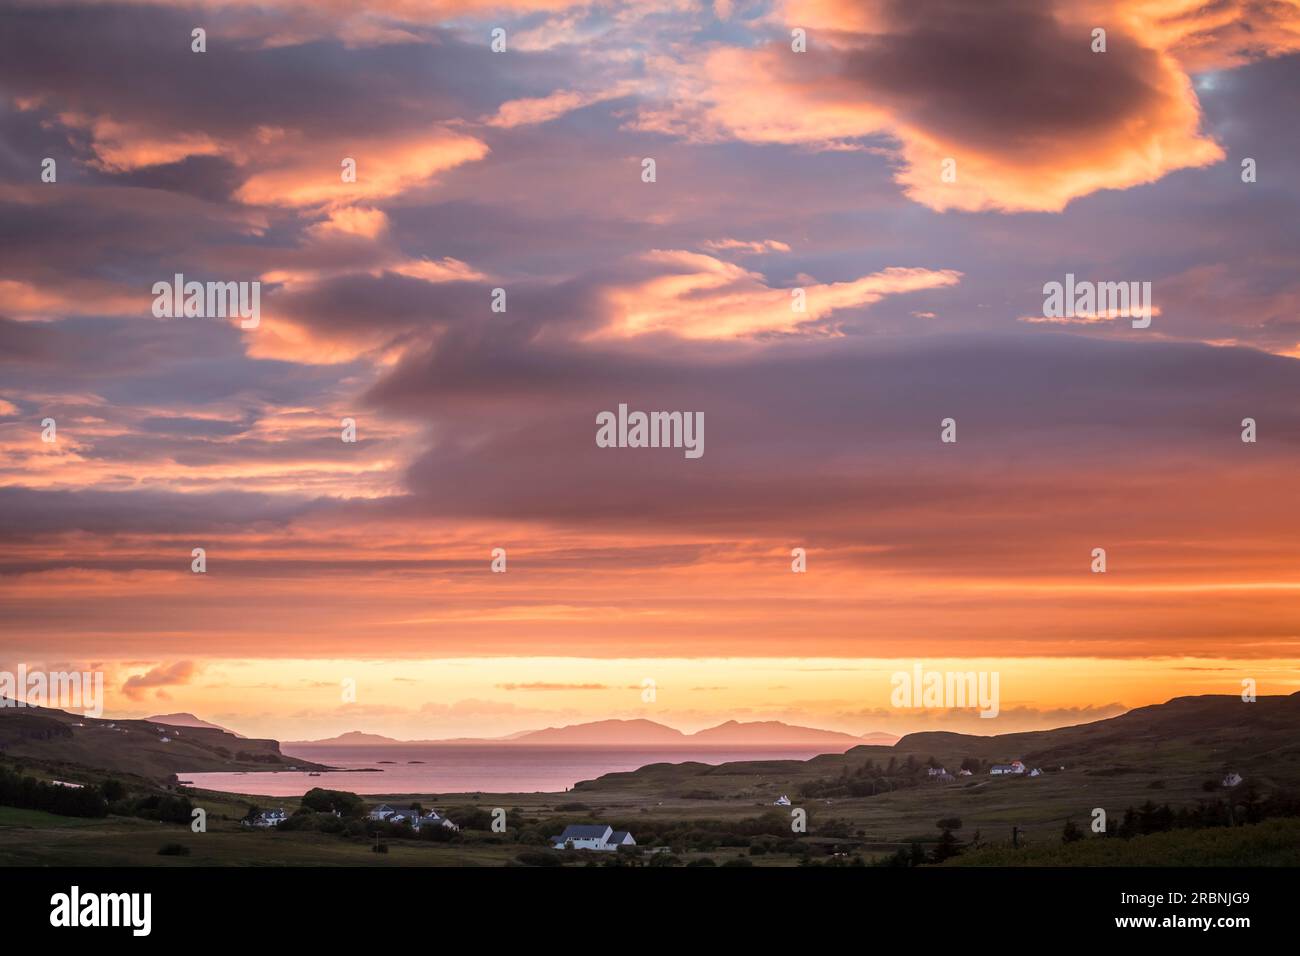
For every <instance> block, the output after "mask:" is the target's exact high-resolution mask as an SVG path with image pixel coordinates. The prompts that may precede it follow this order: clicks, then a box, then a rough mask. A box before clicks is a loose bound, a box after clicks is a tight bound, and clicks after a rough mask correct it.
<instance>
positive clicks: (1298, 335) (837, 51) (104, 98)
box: [0, 0, 1300, 739]
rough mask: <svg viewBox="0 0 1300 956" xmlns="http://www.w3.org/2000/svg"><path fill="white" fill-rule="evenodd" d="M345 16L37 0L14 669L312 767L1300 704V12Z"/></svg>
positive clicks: (859, 5)
mask: <svg viewBox="0 0 1300 956" xmlns="http://www.w3.org/2000/svg"><path fill="white" fill-rule="evenodd" d="M357 6H358V5H357V4H353V3H348V2H343V0H320V2H307V0H279V2H266V3H251V2H243V0H224V2H222V0H215V2H210V3H200V4H188V3H183V4H172V3H144V2H120V3H114V2H82V3H60V2H41V3H35V2H32V3H28V2H22V0H0V620H2V621H3V623H2V624H0V669H12V668H14V667H16V666H17V665H18V664H19V663H26V664H27V665H28V666H29V667H45V668H49V669H89V668H95V669H102V670H104V671H105V673H106V680H107V684H108V703H107V712H108V713H109V714H110V715H116V716H144V715H147V714H155V713H167V712H172V711H178V710H188V711H193V712H195V713H197V714H198V715H199V716H200V717H203V718H206V719H208V720H214V721H217V722H218V723H221V724H223V725H226V726H231V727H233V728H234V729H236V730H238V731H240V732H242V733H245V734H249V735H260V736H273V737H278V738H281V739H303V738H307V737H313V736H327V735H332V734H336V733H339V732H342V731H346V730H366V731H372V732H377V733H386V734H389V735H392V736H398V737H425V738H434V737H443V736H464V735H497V734H506V733H510V732H513V731H518V730H524V729H530V728H534V727H543V726H548V725H556V724H562V723H574V722H578V721H581V720H590V719H599V718H605V717H647V718H651V719H654V720H658V721H661V722H663V723H667V724H670V725H672V726H677V727H680V728H682V729H686V730H694V729H697V728H700V727H704V726H708V725H711V724H716V723H719V722H721V721H724V720H729V719H737V720H758V719H781V720H786V721H789V722H792V723H800V724H805V725H811V726H818V727H827V728H832V729H837V730H845V731H850V732H853V733H864V732H869V731H877V730H883V731H890V732H894V733H902V732H906V731H909V730H916V729H923V728H935V727H944V728H949V729H959V730H965V731H969V732H974V733H1004V732H1010V731H1016V730H1024V729H1030V728H1037V727H1048V726H1059V725H1062V724H1069V723H1077V722H1081V721H1083V720H1092V719H1097V718H1099V717H1105V716H1112V715H1114V714H1116V713H1119V712H1121V711H1122V710H1123V709H1125V708H1129V707H1134V706H1140V705H1143V704H1148V703H1154V702H1159V701H1163V700H1166V699H1168V698H1170V697H1174V696H1178V695H1182V694H1196V693H1223V694H1235V693H1240V690H1241V681H1242V679H1243V678H1252V679H1255V680H1256V681H1258V688H1259V692H1260V693H1261V694H1282V693H1293V692H1295V691H1296V690H1298V689H1300V669H1297V663H1296V662H1297V658H1298V657H1300V653H1298V652H1300V508H1297V500H1298V497H1300V495H1298V493H1300V269H1298V268H1297V266H1298V264H1300V123H1297V117H1300V3H1297V2H1295V0H1258V2H1252V0H1212V2H1208V3H1207V2H1200V0H1069V2H1066V0H1059V2H1054V0H980V2H973V0H926V2H909V0H785V2H781V0H773V2H761V3H747V2H743V0H732V2H726V0H713V2H709V0H666V2H662V3H644V2H626V3H621V2H612V0H611V2H600V0H596V2H591V3H569V2H563V0H514V2H509V0H507V2H495V0H445V2H444V0H428V2H424V0H378V2H371V3H368V4H366V5H365V6H366V7H367V8H368V10H369V12H367V13H357V12H355V11H356V9H357ZM195 27H202V28H203V29H204V30H206V46H207V49H206V52H204V53H196V52H192V50H191V42H192V40H191V31H192V30H193V29H194V28H195ZM498 27H499V28H502V29H504V30H505V36H506V43H507V49H506V51H505V52H502V53H496V52H493V50H492V49H491V46H490V44H491V42H492V31H493V30H494V29H495V28H498ZM795 28H799V29H802V30H805V31H806V34H807V52H804V53H796V52H794V51H793V50H792V49H791V30H792V29H795ZM1095 28H1103V29H1105V31H1106V44H1107V48H1106V51H1105V52H1104V53H1097V52H1093V50H1092V49H1091V45H1092V43H1093V40H1092V36H1091V35H1092V31H1093V30H1094V29H1095ZM47 157H49V158H53V159H54V160H55V162H56V164H57V180H56V181H55V182H43V181H42V178H41V173H42V161H43V160H44V159H45V158H47ZM345 158H353V159H355V160H356V168H357V176H356V181H355V182H344V181H342V176H341V175H340V168H341V164H342V162H343V160H344V159H345ZM646 158H652V159H654V161H655V168H656V175H655V181H654V182H644V181H643V178H642V170H643V160H644V159H646ZM949 159H951V160H954V161H955V165H954V166H953V168H954V169H955V170H956V179H955V181H949V179H948V178H945V177H944V176H942V175H941V170H942V169H943V168H944V165H945V161H946V160H949ZM1245 159H1251V160H1253V161H1254V167H1255V169H1256V177H1257V178H1256V181H1254V182H1243V169H1242V162H1243V160H1245ZM177 273H182V274H184V276H185V277H186V278H187V279H195V280H199V281H254V280H256V281H260V282H261V317H260V318H261V321H260V324H259V325H258V326H257V327H256V328H252V329H244V328H241V327H240V323H239V320H238V319H219V318H156V317H155V316H154V314H153V312H152V311H151V306H152V304H153V300H154V296H153V294H152V292H151V288H152V286H153V284H154V283H155V282H158V281H160V280H162V281H170V280H171V279H172V277H173V275H174V274H177ZM1067 274H1073V275H1075V276H1077V277H1079V278H1080V279H1087V280H1095V281H1125V282H1128V281H1146V282H1150V283H1151V286H1152V290H1153V292H1152V296H1153V300H1154V306H1155V308H1154V310H1153V311H1154V313H1155V317H1154V318H1153V320H1152V323H1151V326H1150V327H1149V328H1146V329H1134V328H1133V327H1132V325H1131V323H1130V321H1129V319H1128V318H1127V317H1115V318H1110V317H1107V316H1104V315H1103V316H1091V317H1089V316H1084V317H1075V318H1070V319H1059V318H1053V317H1050V316H1044V293H1043V286H1044V284H1045V283H1048V282H1052V281H1064V279H1065V277H1066V275H1067ZM495 288H503V289H505V290H506V292H507V308H506V311H505V312H493V311H492V308H491V305H492V290H493V289H495ZM796 288H798V289H803V290H804V293H805V295H806V303H807V309H806V311H805V312H796V311H794V310H793V309H792V308H791V301H792V296H791V290H793V289H796ZM620 403H623V404H626V405H628V406H629V407H630V408H632V409H642V410H647V411H648V410H681V411H695V412H702V413H703V415H704V420H705V424H706V427H705V453H704V454H703V456H702V457H700V458H698V459H689V458H687V457H685V456H684V455H683V454H682V452H681V451H680V450H676V449H631V448H621V449H610V448H599V447H597V445H596V442H595V435H596V416H597V415H598V414H599V413H600V412H602V411H606V410H614V409H617V408H618V406H619V404H620ZM345 417H351V418H354V419H355V421H356V428H357V437H358V441H357V442H356V443H354V444H353V443H345V442H343V441H342V440H341V438H340V432H341V429H340V421H341V420H342V419H343V418H345ZM948 417H952V418H954V419H956V422H957V434H958V441H957V442H956V443H954V444H948V443H942V442H941V441H940V422H941V420H943V419H944V418H948ZM1247 417H1249V418H1253V419H1255V420H1256V422H1257V427H1258V441H1257V442H1255V443H1244V442H1243V441H1242V440H1241V434H1242V420H1243V419H1244V418H1247ZM46 418H53V419H55V421H56V423H57V441H55V442H53V443H47V442H45V441H43V440H42V424H41V423H42V421H43V420H44V419H46ZM196 547H202V548H204V549H206V560H207V570H206V573H204V574H194V573H192V572H191V566H190V564H191V551H192V549H193V548H196ZM494 548H504V549H505V550H506V552H507V555H508V558H507V561H508V570H507V572H506V573H504V574H498V573H493V572H492V571H491V569H490V562H491V555H492V551H493V549H494ZM792 548H804V549H806V551H807V562H808V563H807V572H806V573H803V574H796V573H792V571H791V549H792ZM1094 548H1104V549H1105V550H1106V553H1107V565H1108V567H1107V571H1106V573H1104V574H1095V573H1092V571H1091V569H1090V564H1091V561H1092V558H1091V553H1092V550H1093V549H1094ZM917 661H921V662H923V663H924V665H925V667H926V669H938V670H944V669H963V670H965V669H980V670H993V671H998V672H999V673H1000V675H1001V697H1002V703H1001V714H1000V716H999V717H998V718H996V719H993V720H981V719H979V718H977V717H976V716H975V715H974V713H973V712H969V711H968V712H964V713H960V714H951V713H935V712H921V711H912V710H900V709H897V708H893V707H891V705H890V681H889V675H890V673H891V672H893V671H896V670H910V669H911V668H912V666H913V664H914V663H915V662H917ZM647 678H648V679H650V680H653V681H654V682H655V686H656V694H655V699H654V700H653V701H645V700H643V681H645V680H646V679H647ZM345 680H352V681H355V682H356V686H357V699H356V701H355V702H346V703H345V702H344V701H343V700H342V699H341V694H340V686H341V684H342V682H343V681H345Z"/></svg>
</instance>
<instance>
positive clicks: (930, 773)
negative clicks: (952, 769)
mask: <svg viewBox="0 0 1300 956" xmlns="http://www.w3.org/2000/svg"><path fill="white" fill-rule="evenodd" d="M947 772H948V771H947V770H944V769H943V767H927V768H926V770H925V775H926V776H927V777H942V776H943V775H944V774H945V773H947Z"/></svg>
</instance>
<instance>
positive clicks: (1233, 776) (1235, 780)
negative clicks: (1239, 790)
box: [1223, 773, 1241, 787]
mask: <svg viewBox="0 0 1300 956" xmlns="http://www.w3.org/2000/svg"><path fill="white" fill-rule="evenodd" d="M1239 783H1241V774H1239V773H1230V774H1228V775H1227V776H1226V777H1224V778H1223V785H1224V786H1225V787H1235V786H1237V784H1239Z"/></svg>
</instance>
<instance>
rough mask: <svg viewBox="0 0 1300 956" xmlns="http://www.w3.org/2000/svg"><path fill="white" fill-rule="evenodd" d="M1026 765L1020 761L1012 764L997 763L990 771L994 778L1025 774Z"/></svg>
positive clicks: (1014, 761)
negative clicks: (1010, 774)
mask: <svg viewBox="0 0 1300 956" xmlns="http://www.w3.org/2000/svg"><path fill="white" fill-rule="evenodd" d="M1024 772H1025V765H1024V764H1023V763H1021V762H1020V761H1019V760H1013V761H1011V763H995V764H994V765H993V766H992V768H991V769H990V770H989V773H991V774H992V775H993V776H995V777H998V776H1002V775H1003V774H1009V773H1024Z"/></svg>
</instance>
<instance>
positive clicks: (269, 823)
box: [243, 807, 289, 827]
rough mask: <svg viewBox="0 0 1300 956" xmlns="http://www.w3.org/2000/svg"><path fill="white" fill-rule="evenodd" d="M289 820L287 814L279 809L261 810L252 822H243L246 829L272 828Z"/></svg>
mask: <svg viewBox="0 0 1300 956" xmlns="http://www.w3.org/2000/svg"><path fill="white" fill-rule="evenodd" d="M288 819H289V814H287V813H285V812H284V808H283V807H281V808H280V809H278V810H263V811H262V812H261V813H259V814H258V815H257V816H255V817H253V819H252V820H245V821H243V823H244V826H246V827H274V826H279V825H280V824H281V823H283V822H284V821H285V820H288Z"/></svg>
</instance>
